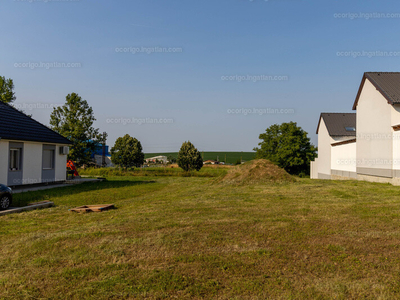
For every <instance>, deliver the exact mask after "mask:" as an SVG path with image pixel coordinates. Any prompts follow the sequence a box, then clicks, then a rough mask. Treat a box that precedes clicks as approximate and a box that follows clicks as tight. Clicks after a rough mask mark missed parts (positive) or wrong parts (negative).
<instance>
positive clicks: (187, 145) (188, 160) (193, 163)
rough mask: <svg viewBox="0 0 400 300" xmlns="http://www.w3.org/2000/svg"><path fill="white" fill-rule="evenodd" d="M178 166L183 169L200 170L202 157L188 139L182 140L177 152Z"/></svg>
mask: <svg viewBox="0 0 400 300" xmlns="http://www.w3.org/2000/svg"><path fill="white" fill-rule="evenodd" d="M177 162H178V166H179V167H180V168H182V169H183V170H184V171H193V170H196V171H200V169H201V168H202V167H203V159H202V158H201V154H200V152H199V151H198V150H197V149H196V147H195V146H194V145H193V144H192V143H191V142H189V141H187V142H184V143H183V144H182V146H181V149H180V150H179V153H178V159H177Z"/></svg>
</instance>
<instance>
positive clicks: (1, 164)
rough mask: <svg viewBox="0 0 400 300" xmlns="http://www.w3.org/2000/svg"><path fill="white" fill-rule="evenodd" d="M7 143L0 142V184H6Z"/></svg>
mask: <svg viewBox="0 0 400 300" xmlns="http://www.w3.org/2000/svg"><path fill="white" fill-rule="evenodd" d="M8 155H9V154H8V141H5V140H0V183H1V184H7V180H8V178H7V176H8Z"/></svg>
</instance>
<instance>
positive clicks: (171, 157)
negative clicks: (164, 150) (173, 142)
mask: <svg viewBox="0 0 400 300" xmlns="http://www.w3.org/2000/svg"><path fill="white" fill-rule="evenodd" d="M167 160H168V161H169V162H170V163H171V164H175V163H176V158H175V157H173V156H172V155H168V157H167Z"/></svg>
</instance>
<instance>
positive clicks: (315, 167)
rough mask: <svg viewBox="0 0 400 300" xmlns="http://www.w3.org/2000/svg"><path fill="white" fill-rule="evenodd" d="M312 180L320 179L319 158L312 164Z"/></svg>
mask: <svg viewBox="0 0 400 300" xmlns="http://www.w3.org/2000/svg"><path fill="white" fill-rule="evenodd" d="M310 178H311V179H318V157H317V158H315V159H314V161H312V162H311V163H310Z"/></svg>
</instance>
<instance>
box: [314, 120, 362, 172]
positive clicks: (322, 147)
mask: <svg viewBox="0 0 400 300" xmlns="http://www.w3.org/2000/svg"><path fill="white" fill-rule="evenodd" d="M317 134H318V158H317V159H316V160H315V161H314V162H312V163H311V178H315V179H333V178H335V179H339V178H341V177H345V178H346V177H350V178H356V166H355V164H354V161H355V157H356V140H355V138H356V114H355V113H322V114H321V115H320V118H319V122H318V127H317Z"/></svg>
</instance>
